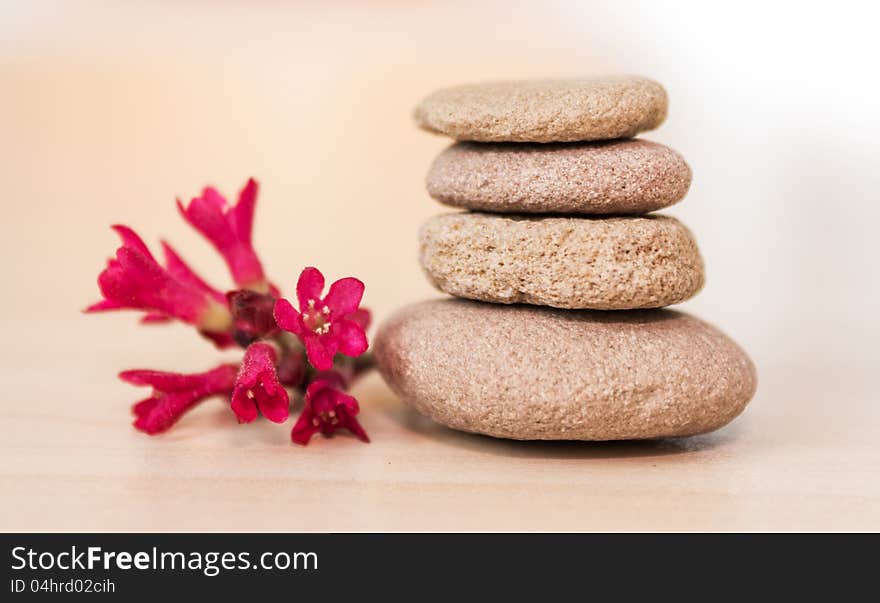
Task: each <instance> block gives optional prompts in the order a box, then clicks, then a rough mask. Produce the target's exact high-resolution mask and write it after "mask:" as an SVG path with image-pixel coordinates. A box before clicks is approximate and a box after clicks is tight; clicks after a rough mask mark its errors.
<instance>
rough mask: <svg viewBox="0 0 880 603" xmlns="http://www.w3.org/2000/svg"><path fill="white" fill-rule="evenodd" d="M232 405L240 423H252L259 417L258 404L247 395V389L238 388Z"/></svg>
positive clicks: (233, 396)
mask: <svg viewBox="0 0 880 603" xmlns="http://www.w3.org/2000/svg"><path fill="white" fill-rule="evenodd" d="M230 405H231V406H232V412H234V413H235V417H236V418H237V419H238V422H239V423H250V422H251V421H253V420H254V419H256V418H257V415H258V413H257V405H256V404H255V403H254V401H253V400H252V399H251V398H249V397H248V396H247V392H246V390H243V389H242V390H238V389H236V390H235V393H233V394H232V400H231V402H230Z"/></svg>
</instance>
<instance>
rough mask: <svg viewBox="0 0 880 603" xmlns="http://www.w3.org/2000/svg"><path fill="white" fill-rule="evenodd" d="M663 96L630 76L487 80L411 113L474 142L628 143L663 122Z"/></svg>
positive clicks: (441, 94) (437, 96)
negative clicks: (620, 140) (637, 135)
mask: <svg viewBox="0 0 880 603" xmlns="http://www.w3.org/2000/svg"><path fill="white" fill-rule="evenodd" d="M667 109H668V98H667V95H666V91H665V90H664V89H663V87H662V86H661V85H660V84H658V83H657V82H655V81H653V80H649V79H646V78H642V77H636V76H610V77H595V78H579V79H559V80H533V81H520V82H492V83H484V84H472V85H465V86H457V87H454V88H447V89H444V90H439V91H437V92H434V93H433V94H431V95H430V96H428V97H427V98H426V99H424V100H423V101H422V102H421V104H419V105H418V107H416V110H415V119H416V122H417V123H418V124H419V125H420V126H421V127H422V128H424V129H426V130H430V131H433V132H437V133H440V134H445V135H446V136H451V137H452V138H454V139H456V140H473V141H477V142H575V141H583V140H608V139H612V138H628V137H630V136H635V135H636V134H638V133H639V132H644V131H646V130H652V129H654V128H656V127H657V126H659V125H660V124H661V123H663V120H664V119H666V112H667Z"/></svg>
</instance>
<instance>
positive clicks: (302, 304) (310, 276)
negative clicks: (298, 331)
mask: <svg viewBox="0 0 880 603" xmlns="http://www.w3.org/2000/svg"><path fill="white" fill-rule="evenodd" d="M323 290H324V275H323V274H321V271H320V270H318V269H317V268H312V267H311V266H309V267H308V268H306V269H305V270H303V271H302V273H301V274H300V275H299V280H298V281H297V282H296V298H297V300H298V301H299V309H300V310H301V311H303V312H305V311H306V309H307V308H308V307H309V301H310V300H315V301H320V299H321V292H322V291H323Z"/></svg>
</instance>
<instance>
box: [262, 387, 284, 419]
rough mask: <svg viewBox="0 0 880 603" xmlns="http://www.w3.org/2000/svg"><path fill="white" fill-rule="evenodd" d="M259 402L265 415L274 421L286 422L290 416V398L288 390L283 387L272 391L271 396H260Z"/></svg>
mask: <svg viewBox="0 0 880 603" xmlns="http://www.w3.org/2000/svg"><path fill="white" fill-rule="evenodd" d="M267 393H268V392H267ZM257 404H258V405H259V407H260V412H261V413H263V416H264V417H266V418H267V419H269V420H270V421H272V422H273V423H284V422H285V421H286V420H287V417H289V416H290V400H289V398H288V397H287V390H285V389H284V388H283V387H279V388H278V389H277V391H274V392H271V395H269V396H266V397H263V396H259V397H258V398H257Z"/></svg>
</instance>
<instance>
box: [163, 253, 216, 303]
mask: <svg viewBox="0 0 880 603" xmlns="http://www.w3.org/2000/svg"><path fill="white" fill-rule="evenodd" d="M161 243H162V251H163V253H164V254H165V268H166V269H167V270H168V273H169V274H171V276H173V277H175V278H177V279H178V280H181V281H183V282H185V283H188V284H189V285H191V286H192V287H194V288H196V289H199V290H200V291H203V292H204V293H207V294H208V295H210V296H211V297H213V298H214V299H215V300H217V301H218V302H219V303H221V304H225V303H226V296H225V295H223V293H222V292H221V291H219V290H218V289H216V288H214V287H212V286H211V285H209V284H208V283H206V282H205V280H204V279H203V278H202V277H200V276H199V275H198V274H196V272H195V271H194V270H193V269H192V268H190V267H189V265H188V264H187V263H186V262H184V261H183V258H181V257H180V255H179V254H178V253H177V252H176V251H175V250H174V248H173V247H172V246H171V245H169V244H168V243H167V242H165V241H161Z"/></svg>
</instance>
